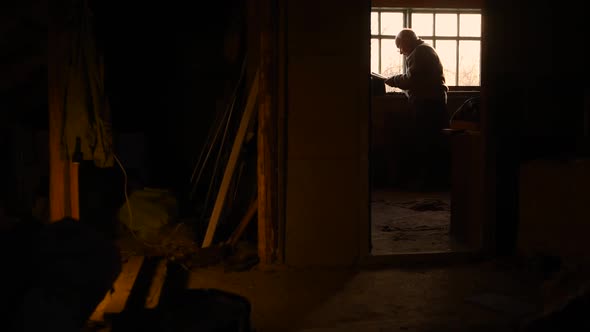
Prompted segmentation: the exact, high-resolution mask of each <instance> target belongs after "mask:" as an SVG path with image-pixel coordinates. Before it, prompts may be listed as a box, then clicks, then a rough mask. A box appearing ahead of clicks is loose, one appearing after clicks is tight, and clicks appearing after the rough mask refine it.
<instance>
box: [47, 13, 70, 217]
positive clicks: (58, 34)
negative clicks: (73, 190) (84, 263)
mask: <svg viewBox="0 0 590 332" xmlns="http://www.w3.org/2000/svg"><path fill="white" fill-rule="evenodd" d="M59 7H60V6H58V5H54V4H53V3H50V4H49V8H48V9H49V27H48V36H47V37H48V39H47V42H48V45H47V46H48V59H47V60H48V62H47V75H48V77H47V84H48V107H49V110H48V111H49V221H50V222H54V221H57V220H59V219H61V218H63V217H65V216H66V213H67V212H66V201H67V199H66V193H67V188H66V173H69V170H68V165H67V163H66V162H65V160H62V158H61V137H62V132H63V106H64V105H63V88H64V87H63V82H64V66H65V64H64V62H63V59H64V55H65V54H64V52H65V50H66V49H67V48H66V45H67V43H66V38H67V37H66V35H65V33H64V31H63V30H64V28H63V24H62V22H61V17H60V12H59V10H58V9H57V8H59ZM68 178H69V176H68Z"/></svg>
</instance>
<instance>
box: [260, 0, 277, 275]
mask: <svg viewBox="0 0 590 332" xmlns="http://www.w3.org/2000/svg"><path fill="white" fill-rule="evenodd" d="M275 2H276V0H260V1H259V10H260V14H261V15H260V35H259V36H260V88H259V91H260V99H259V108H258V135H257V138H258V142H257V144H258V145H257V151H258V162H257V164H258V167H257V168H258V256H259V258H260V263H261V264H262V265H267V264H270V263H272V262H273V260H274V255H275V249H276V244H275V241H276V227H275V222H276V216H277V213H276V212H277V211H276V201H277V200H276V183H277V174H276V171H275V169H276V158H275V152H276V147H275V146H274V145H275V142H276V138H277V136H276V121H275V116H276V90H275V85H276V84H275V83H276V69H277V61H276V43H277V41H276V37H275V24H274V23H275V22H274V18H275V12H276V3H275Z"/></svg>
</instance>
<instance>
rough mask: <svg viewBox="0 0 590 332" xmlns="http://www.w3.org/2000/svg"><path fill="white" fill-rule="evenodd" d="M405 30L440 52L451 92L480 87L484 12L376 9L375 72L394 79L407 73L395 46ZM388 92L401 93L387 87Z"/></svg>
mask: <svg viewBox="0 0 590 332" xmlns="http://www.w3.org/2000/svg"><path fill="white" fill-rule="evenodd" d="M405 27H408V28H412V29H413V30H414V31H415V32H416V34H417V35H418V36H419V37H420V38H422V39H423V40H424V41H425V42H426V43H428V44H430V45H432V46H433V47H434V48H435V49H436V50H437V52H438V55H439V57H440V59H441V61H442V63H443V66H444V72H445V78H446V80H447V84H448V85H449V87H450V88H451V90H458V89H461V88H465V87H477V86H479V85H480V71H481V66H480V62H481V61H480V55H481V11H480V10H475V9H416V8H373V10H372V11H371V71H373V72H375V73H379V74H381V75H383V76H391V75H394V74H397V73H401V72H403V71H404V70H405V68H404V67H405V65H404V59H403V56H402V55H401V54H399V51H398V49H397V47H396V46H395V35H396V34H397V33H398V32H399V31H400V30H401V29H403V28H405ZM387 91H388V92H391V91H399V90H398V89H395V88H391V87H387Z"/></svg>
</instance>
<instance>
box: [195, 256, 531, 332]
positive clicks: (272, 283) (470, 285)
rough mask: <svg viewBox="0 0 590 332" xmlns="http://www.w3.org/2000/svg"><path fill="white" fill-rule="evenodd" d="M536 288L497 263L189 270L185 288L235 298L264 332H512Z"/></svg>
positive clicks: (529, 310)
mask: <svg viewBox="0 0 590 332" xmlns="http://www.w3.org/2000/svg"><path fill="white" fill-rule="evenodd" d="M536 285H538V284H537V283H535V282H532V281H531V279H529V277H527V276H525V275H523V274H519V273H516V272H515V271H514V270H513V269H508V268H503V267H501V266H500V265H498V264H497V263H494V262H487V263H477V264H472V265H466V266H455V267H446V268H442V267H440V268H424V269H404V268H388V269H382V270H346V269H341V270H324V269H321V270H297V269H282V270H281V269H279V270H275V271H272V272H271V271H266V272H265V271H259V270H252V271H248V272H236V273H225V272H224V271H223V270H222V269H219V268H216V267H211V268H205V269H199V270H194V271H193V272H192V273H191V275H190V278H189V282H188V287H189V288H193V289H194V288H215V289H222V290H225V291H229V292H232V293H236V294H240V295H242V296H245V297H246V298H248V299H249V301H250V302H251V305H252V324H253V326H254V328H255V331H257V332H267V331H306V332H311V331H318V332H319V331H367V332H369V331H514V327H515V326H516V324H517V322H519V321H520V320H522V318H523V317H525V316H526V315H528V314H530V313H531V312H532V311H533V310H534V309H535V304H534V303H536V301H537V298H536V295H535V294H538V288H537V286H536Z"/></svg>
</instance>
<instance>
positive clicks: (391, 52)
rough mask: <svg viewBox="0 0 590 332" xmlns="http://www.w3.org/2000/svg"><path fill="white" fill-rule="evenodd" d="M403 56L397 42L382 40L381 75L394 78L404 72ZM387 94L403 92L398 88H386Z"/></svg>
mask: <svg viewBox="0 0 590 332" xmlns="http://www.w3.org/2000/svg"><path fill="white" fill-rule="evenodd" d="M402 61H403V58H402V55H401V54H399V51H398V49H397V47H396V46H395V41H394V40H393V39H383V40H381V73H380V74H381V75H383V76H387V77H389V76H393V75H396V74H401V73H402V72H403V67H402ZM385 91H386V92H391V91H401V90H399V89H396V88H392V87H389V86H386V89H385Z"/></svg>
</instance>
